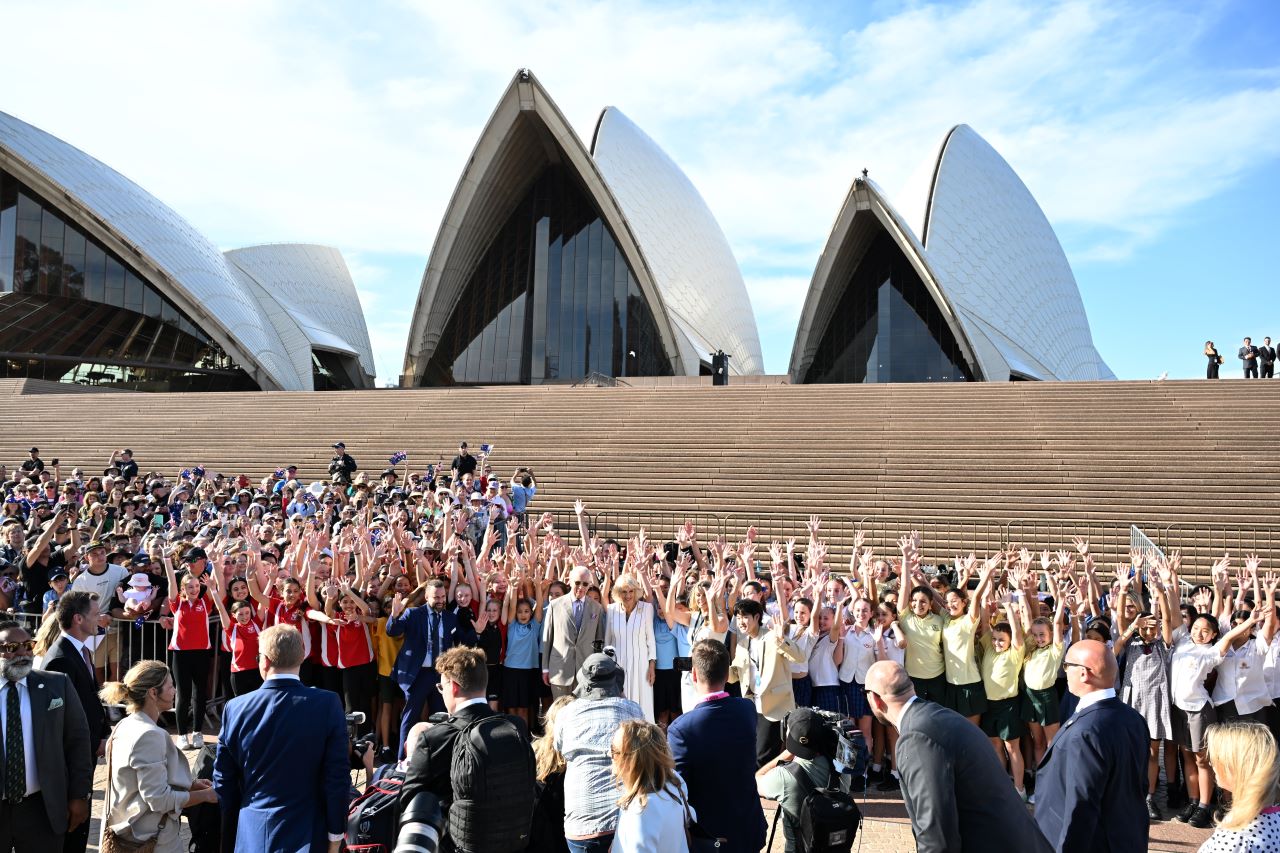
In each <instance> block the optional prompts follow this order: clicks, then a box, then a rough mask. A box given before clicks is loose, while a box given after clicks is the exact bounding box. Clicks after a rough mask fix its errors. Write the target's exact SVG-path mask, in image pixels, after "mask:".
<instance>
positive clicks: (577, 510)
mask: <svg viewBox="0 0 1280 853" xmlns="http://www.w3.org/2000/svg"><path fill="white" fill-rule="evenodd" d="M586 511H587V505H586V504H584V503H583V502H582V499H581V498H578V499H577V500H575V501H574V502H573V514H574V515H576V516H581V515H582V514H583V513H584V512H586Z"/></svg>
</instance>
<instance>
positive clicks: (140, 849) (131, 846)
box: [98, 735, 169, 853]
mask: <svg viewBox="0 0 1280 853" xmlns="http://www.w3.org/2000/svg"><path fill="white" fill-rule="evenodd" d="M115 739H116V738H115V735H112V736H111V737H110V738H108V739H107V792H106V797H105V799H104V800H103V803H102V824H103V826H102V844H100V845H99V846H98V853H155V849H156V842H158V841H159V840H160V833H162V832H164V825H165V823H167V822H168V820H169V816H168V815H165V816H164V817H162V818H160V826H159V827H158V828H157V829H156V834H155V835H154V836H153V837H151V838H149V839H147V840H146V841H134V840H133V839H131V838H125V837H124V836H123V835H120V834H119V833H117V832H115V831H114V830H112V828H111V827H110V825H108V824H107V816H108V815H110V814H111V807H112V805H113V804H114V803H115V795H114V791H112V788H111V777H112V776H114V775H115V774H114V773H112V772H111V745H112V744H113V743H114V742H115Z"/></svg>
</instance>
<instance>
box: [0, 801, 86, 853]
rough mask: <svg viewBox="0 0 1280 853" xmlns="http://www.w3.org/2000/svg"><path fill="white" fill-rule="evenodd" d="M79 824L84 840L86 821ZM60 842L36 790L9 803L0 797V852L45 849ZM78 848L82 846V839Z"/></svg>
mask: <svg viewBox="0 0 1280 853" xmlns="http://www.w3.org/2000/svg"><path fill="white" fill-rule="evenodd" d="M81 827H82V828H83V830H84V839H85V842H87V841H88V840H89V821H87V820H86V821H85V822H84V823H83V824H82V825H81ZM62 844H63V838H62V834H61V833H57V832H54V831H53V827H51V826H50V825H49V813H48V812H47V811H46V810H45V807H44V797H42V796H41V795H40V793H39V792H38V791H37V792H36V793H34V794H32V795H31V796H29V797H27V798H26V799H25V800H21V801H19V802H16V803H11V802H9V801H8V800H0V853H9V851H10V850H15V851H17V853H49V851H50V850H57V849H58V848H59V847H61V846H62ZM80 849H81V850H84V842H82V843H81V845H80Z"/></svg>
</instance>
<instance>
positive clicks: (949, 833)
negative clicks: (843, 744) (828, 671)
mask: <svg viewBox="0 0 1280 853" xmlns="http://www.w3.org/2000/svg"><path fill="white" fill-rule="evenodd" d="M867 699H868V700H869V701H870V703H871V712H872V713H873V714H875V715H876V718H877V719H878V720H880V722H882V723H884V724H885V725H888V726H893V727H894V728H896V729H897V730H898V755H897V763H898V772H899V773H901V774H902V799H903V802H904V803H905V804H906V807H907V814H908V815H909V816H910V817H911V829H912V832H913V833H914V834H915V837H916V850H917V851H919V853H944V851H946V853H964V851H973V853H976V851H985V850H991V849H992V845H993V843H996V841H997V840H998V845H997V846H999V847H1001V848H1002V849H1005V850H1017V851H1019V853H1051V851H1052V849H1053V848H1051V847H1050V846H1049V842H1048V841H1046V840H1045V837H1044V836H1043V835H1041V834H1040V830H1039V828H1038V827H1037V826H1036V823H1035V821H1034V820H1032V818H1031V815H1030V814H1029V813H1028V812H1027V807H1026V806H1025V805H1023V803H1022V798H1021V797H1019V796H1018V795H1017V794H1016V793H1015V792H1014V790H1013V783H1012V782H1011V781H1010V779H1009V777H1008V775H1007V774H1006V773H1005V771H1004V768H1003V767H1001V766H1000V762H998V761H997V760H996V756H995V752H994V751H993V750H992V749H991V744H990V742H989V741H988V740H987V736H986V735H984V734H983V733H982V730H981V729H979V728H978V727H977V726H975V725H974V724H973V723H971V722H969V721H968V720H966V719H965V718H964V717H962V716H960V715H959V714H957V713H956V712H955V711H952V710H949V709H947V708H944V707H942V706H941V705H937V704H935V703H933V702H927V701H925V700H923V699H918V698H917V697H916V692H915V688H914V687H913V686H912V684H911V679H910V678H909V677H908V676H907V671H906V670H905V669H903V667H902V665H901V664H898V663H894V662H893V661H880V662H879V663H876V664H873V665H872V667H871V669H869V670H868V671H867Z"/></svg>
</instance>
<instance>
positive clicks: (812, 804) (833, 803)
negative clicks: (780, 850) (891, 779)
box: [784, 763, 862, 853]
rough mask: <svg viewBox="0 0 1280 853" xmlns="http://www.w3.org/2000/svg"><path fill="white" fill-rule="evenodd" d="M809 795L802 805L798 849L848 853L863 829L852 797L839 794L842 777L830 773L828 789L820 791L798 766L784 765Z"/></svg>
mask: <svg viewBox="0 0 1280 853" xmlns="http://www.w3.org/2000/svg"><path fill="white" fill-rule="evenodd" d="M784 766H785V767H786V769H787V771H788V772H790V773H791V775H792V776H794V777H795V780H796V781H797V782H798V783H799V784H800V789H801V790H802V791H806V792H807V793H806V794H805V797H804V800H803V801H802V802H801V803H800V809H799V811H798V815H799V818H800V820H799V825H798V826H797V827H796V849H797V850H798V851H800V853H849V851H850V850H852V849H853V840H854V838H856V837H857V835H858V830H859V829H861V828H862V812H861V811H859V810H858V804H857V803H855V802H854V801H853V797H851V796H849V795H848V794H846V793H845V792H844V791H842V790H840V788H839V787H838V786H839V784H840V775H839V774H837V773H835V772H834V771H833V772H832V773H831V776H830V782H829V783H828V785H827V787H826V788H818V787H817V786H815V785H814V784H813V781H812V780H811V779H810V778H809V774H807V773H805V772H804V770H803V769H801V768H800V766H799V765H797V764H794V763H791V764H786V765H784Z"/></svg>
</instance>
